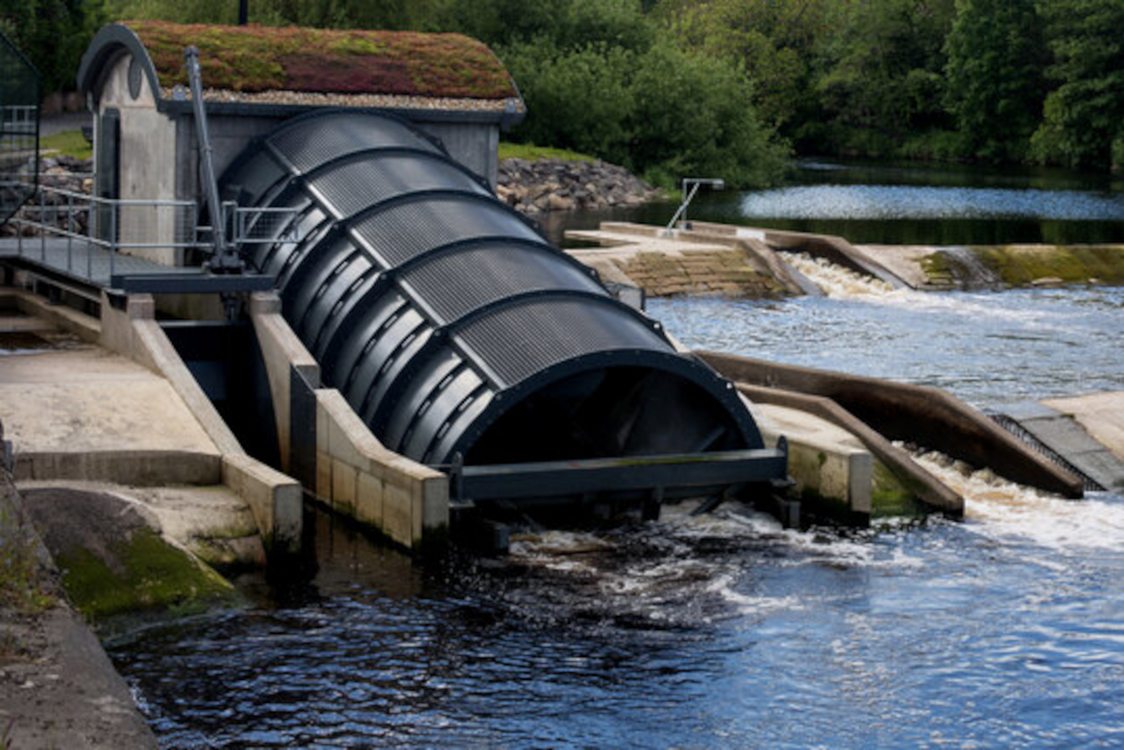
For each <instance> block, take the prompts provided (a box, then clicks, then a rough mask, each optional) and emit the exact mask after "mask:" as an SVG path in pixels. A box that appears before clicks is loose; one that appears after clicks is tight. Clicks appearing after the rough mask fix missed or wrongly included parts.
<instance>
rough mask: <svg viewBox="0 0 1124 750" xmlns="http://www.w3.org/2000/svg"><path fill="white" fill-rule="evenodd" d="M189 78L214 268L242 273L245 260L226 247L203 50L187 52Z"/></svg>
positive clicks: (184, 55) (186, 63) (185, 62)
mask: <svg viewBox="0 0 1124 750" xmlns="http://www.w3.org/2000/svg"><path fill="white" fill-rule="evenodd" d="M183 57H184V64H185V66H186V67H187V78H188V81H189V82H190V83H191V104H192V109H193V110H194V112H195V135H196V137H197V138H198V139H199V165H200V166H201V167H202V169H203V190H204V192H205V193H206V195H207V208H208V210H209V211H210V213H211V224H212V228H211V238H212V241H213V242H214V243H215V255H214V258H212V259H211V268H212V269H215V270H224V271H239V270H241V269H242V262H241V258H240V257H239V256H238V255H237V253H229V252H228V250H227V246H226V224H225V222H224V221H223V210H222V202H221V200H220V199H219V186H218V181H217V180H216V178H215V163H214V153H213V150H212V148H211V136H210V133H209V132H208V128H207V110H206V108H205V107H204V106H203V74H202V73H201V72H200V70H199V48H198V47H194V46H193V47H188V48H186V49H185V50H184V51H183Z"/></svg>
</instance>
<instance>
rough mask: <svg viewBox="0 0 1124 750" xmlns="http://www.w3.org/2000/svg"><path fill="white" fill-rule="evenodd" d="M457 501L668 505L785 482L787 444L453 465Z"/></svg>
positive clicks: (452, 484) (521, 503)
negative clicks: (617, 500) (643, 500)
mask: <svg viewBox="0 0 1124 750" xmlns="http://www.w3.org/2000/svg"><path fill="white" fill-rule="evenodd" d="M451 475H452V476H451V479H452V482H451V487H452V489H453V492H454V494H455V495H457V496H456V497H454V498H452V499H453V501H454V502H458V503H463V502H472V503H474V504H478V503H482V502H483V503H486V502H489V501H516V502H515V504H516V505H539V504H542V503H543V501H550V500H553V499H561V498H568V497H574V496H588V495H591V494H600V493H610V494H612V493H646V494H649V495H657V496H659V497H661V498H663V499H665V500H676V499H683V498H686V497H692V496H695V495H698V494H701V493H703V491H704V490H714V489H715V488H727V487H732V486H735V485H746V484H761V483H766V482H771V481H783V480H785V479H786V478H787V476H788V445H787V443H786V442H785V441H784V439H783V438H782V439H781V441H780V442H778V444H777V447H776V448H761V449H756V450H738V451H715V452H711V453H690V454H674V455H662V456H625V457H620V458H594V459H584V460H576V461H550V462H539V463H523V464H497V465H492V466H454V467H453V468H452V470H451Z"/></svg>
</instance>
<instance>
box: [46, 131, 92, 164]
mask: <svg viewBox="0 0 1124 750" xmlns="http://www.w3.org/2000/svg"><path fill="white" fill-rule="evenodd" d="M39 147H40V149H41V150H43V151H46V150H48V149H50V150H52V151H58V152H59V153H60V154H63V155H64V156H73V157H74V158H75V159H91V158H93V155H94V147H93V146H91V145H90V144H89V143H87V142H86V136H84V135H82V131H81V130H64V131H62V132H61V133H55V134H54V135H49V136H47V137H46V138H43V139H41V140H40V142H39Z"/></svg>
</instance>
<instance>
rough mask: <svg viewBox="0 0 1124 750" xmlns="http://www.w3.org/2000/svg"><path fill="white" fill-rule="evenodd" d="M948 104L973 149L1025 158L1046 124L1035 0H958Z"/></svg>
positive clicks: (950, 42) (1042, 51)
mask: <svg viewBox="0 0 1124 750" xmlns="http://www.w3.org/2000/svg"><path fill="white" fill-rule="evenodd" d="M956 7H957V14H956V21H955V22H954V23H953V26H952V31H951V33H950V34H949V36H948V42H947V50H948V67H947V71H948V89H947V92H946V97H945V102H946V104H947V105H948V107H949V110H950V111H951V113H952V114H953V116H954V117H955V118H956V124H957V126H958V129H959V130H960V132H961V133H962V134H963V136H964V139H965V145H966V147H967V149H968V150H969V151H970V152H971V153H972V154H974V155H976V156H978V157H981V158H984V159H990V160H996V161H1002V160H1020V159H1022V158H1024V157H1025V156H1026V152H1027V149H1028V147H1029V146H1030V137H1031V135H1032V134H1033V133H1034V130H1035V128H1036V127H1037V126H1038V123H1039V121H1040V120H1041V114H1042V100H1043V99H1044V98H1045V95H1046V90H1045V75H1044V74H1045V70H1046V64H1047V62H1048V57H1047V54H1046V49H1045V42H1044V34H1043V28H1042V21H1041V19H1040V18H1039V16H1038V10H1037V8H1036V7H1035V3H1034V0H958V2H957V6H956Z"/></svg>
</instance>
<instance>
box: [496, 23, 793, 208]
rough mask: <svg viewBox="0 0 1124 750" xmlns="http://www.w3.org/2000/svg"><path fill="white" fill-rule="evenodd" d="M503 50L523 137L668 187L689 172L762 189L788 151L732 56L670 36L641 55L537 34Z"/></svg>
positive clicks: (776, 170) (780, 165) (774, 176)
mask: <svg viewBox="0 0 1124 750" xmlns="http://www.w3.org/2000/svg"><path fill="white" fill-rule="evenodd" d="M500 54H501V55H502V56H503V57H504V60H505V61H506V63H507V65H508V67H509V68H510V69H511V72H512V75H513V76H514V77H515V78H516V80H518V81H519V82H520V87H521V89H522V91H523V95H524V97H525V98H526V100H527V107H528V110H529V112H530V114H529V116H528V117H527V119H526V121H525V123H524V124H523V125H522V126H521V127H520V128H519V130H518V132H517V133H516V135H517V136H518V137H519V138H521V139H524V140H527V141H531V142H535V143H552V144H555V145H556V146H561V147H564V148H569V149H574V150H577V151H581V152H584V153H590V154H595V155H597V156H598V157H601V158H604V159H607V160H608V161H611V162H614V163H617V164H622V165H624V166H626V167H629V168H630V169H634V170H637V171H644V172H647V173H648V176H649V178H650V179H652V180H653V181H654V182H657V183H658V184H661V185H665V186H672V185H674V184H676V182H678V180H679V179H680V178H681V177H683V176H684V175H686V174H707V175H715V176H719V177H722V178H724V179H725V180H726V181H727V182H729V183H730V184H731V185H745V186H751V185H762V184H766V183H768V182H770V181H771V180H773V179H775V178H776V176H777V175H778V174H779V173H780V170H781V167H782V164H783V156H784V151H783V150H782V149H781V148H780V147H779V146H777V145H776V144H775V143H773V142H772V141H771V140H770V135H771V133H770V131H769V130H768V129H766V128H764V127H762V126H761V125H759V124H758V122H757V120H756V118H755V116H754V114H753V103H752V101H751V90H752V89H751V86H750V84H749V82H748V80H747V79H746V77H745V76H744V74H743V73H742V71H740V70H739V69H738V68H736V67H735V66H734V65H733V64H731V63H729V62H727V61H724V60H720V59H717V58H710V57H705V56H698V57H696V56H691V55H688V54H687V53H685V52H683V51H682V50H680V49H679V48H678V47H677V46H676V45H675V44H674V43H673V42H672V41H670V40H667V39H663V40H660V41H658V42H657V43H656V44H654V45H653V46H652V47H650V48H649V49H648V50H646V51H644V52H642V53H637V52H634V51H631V50H628V49H625V48H623V47H616V46H607V45H604V44H602V45H590V46H586V47H584V48H581V49H578V50H574V51H566V50H559V49H558V48H552V47H551V45H550V43H549V42H548V41H547V40H545V39H538V40H534V41H532V42H525V43H517V44H514V45H512V46H510V47H508V48H506V49H502V50H501V51H500Z"/></svg>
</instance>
